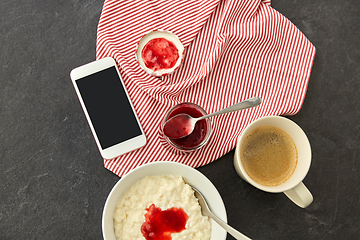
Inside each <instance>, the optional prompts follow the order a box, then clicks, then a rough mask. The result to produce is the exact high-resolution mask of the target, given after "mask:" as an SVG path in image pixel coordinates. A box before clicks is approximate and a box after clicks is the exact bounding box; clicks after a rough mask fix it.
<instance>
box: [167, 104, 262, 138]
mask: <svg viewBox="0 0 360 240" xmlns="http://www.w3.org/2000/svg"><path fill="white" fill-rule="evenodd" d="M260 103H261V98H259V97H253V98H250V99H247V100H244V101H242V102H239V103H237V104H234V105H232V106H230V107H228V108H225V109H222V110H220V111H217V112H214V113H211V114H208V115H205V116H202V117H199V118H193V117H191V116H190V115H188V114H186V113H182V114H178V115H176V116H174V117H172V118H170V119H169V120H167V121H166V123H165V125H164V128H163V129H164V134H165V135H166V136H167V137H169V138H173V139H178V138H183V137H186V136H188V135H190V134H191V133H192V132H193V131H194V127H195V124H196V122H197V121H200V120H203V119H205V118H209V117H213V116H216V115H220V114H224V113H229V112H235V111H239V110H244V109H248V108H252V107H256V106H258V105H259V104H260Z"/></svg>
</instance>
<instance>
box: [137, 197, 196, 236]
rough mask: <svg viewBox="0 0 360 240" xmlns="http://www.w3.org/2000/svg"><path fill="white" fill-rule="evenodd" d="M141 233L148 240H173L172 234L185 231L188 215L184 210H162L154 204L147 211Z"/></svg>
mask: <svg viewBox="0 0 360 240" xmlns="http://www.w3.org/2000/svg"><path fill="white" fill-rule="evenodd" d="M146 210H147V212H146V213H145V222H144V223H143V224H142V226H141V233H142V234H143V236H144V237H145V239H146V240H171V239H172V238H171V234H172V233H179V232H181V231H183V230H185V229H186V228H185V225H186V222H187V220H188V218H189V217H188V215H187V214H186V212H185V211H184V210H183V209H182V208H175V207H174V208H169V209H166V210H164V211H163V210H161V208H158V207H156V206H155V205H154V204H152V205H151V206H150V207H149V208H147V209H146Z"/></svg>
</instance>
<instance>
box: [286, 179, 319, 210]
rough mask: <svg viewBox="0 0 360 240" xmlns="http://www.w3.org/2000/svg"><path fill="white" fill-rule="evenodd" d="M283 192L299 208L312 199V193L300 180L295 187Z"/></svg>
mask: <svg viewBox="0 0 360 240" xmlns="http://www.w3.org/2000/svg"><path fill="white" fill-rule="evenodd" d="M284 194H285V195H286V196H287V197H288V198H289V199H290V200H291V201H293V202H294V203H295V204H296V205H298V206H299V207H301V208H306V207H307V206H309V205H310V203H312V201H313V196H312V194H311V193H310V191H309V190H308V189H307V188H306V186H305V185H304V184H303V183H302V182H300V183H299V184H298V185H297V186H296V187H294V188H292V189H289V190H287V191H285V192H284Z"/></svg>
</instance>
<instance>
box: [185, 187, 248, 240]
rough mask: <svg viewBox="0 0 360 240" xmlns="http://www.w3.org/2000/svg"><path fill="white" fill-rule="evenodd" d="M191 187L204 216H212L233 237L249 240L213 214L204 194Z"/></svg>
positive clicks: (239, 239)
mask: <svg viewBox="0 0 360 240" xmlns="http://www.w3.org/2000/svg"><path fill="white" fill-rule="evenodd" d="M192 189H193V190H194V193H195V197H196V198H197V199H198V200H199V204H200V206H201V212H202V214H203V215H204V216H208V217H210V218H212V219H213V220H214V221H215V222H217V224H219V225H220V226H221V227H222V228H224V229H225V230H226V231H227V232H228V233H229V234H230V235H231V236H233V237H234V238H235V239H238V240H250V238H248V237H246V236H245V235H244V234H242V233H240V232H239V231H237V230H235V229H234V228H232V227H231V226H229V225H228V224H226V223H225V222H224V221H222V220H221V219H220V218H218V217H217V216H215V214H213V213H212V212H211V210H210V208H209V206H208V205H207V203H206V200H205V198H204V196H203V195H202V194H201V193H200V192H199V191H198V190H197V189H196V188H194V187H192Z"/></svg>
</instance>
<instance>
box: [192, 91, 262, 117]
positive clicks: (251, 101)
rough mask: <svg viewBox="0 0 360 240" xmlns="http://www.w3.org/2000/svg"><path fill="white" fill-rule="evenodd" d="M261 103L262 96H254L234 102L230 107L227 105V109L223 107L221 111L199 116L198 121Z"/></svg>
mask: <svg viewBox="0 0 360 240" xmlns="http://www.w3.org/2000/svg"><path fill="white" fill-rule="evenodd" d="M260 103H261V98H259V97H253V98H250V99H247V100H244V101H242V102H239V103H236V104H234V105H232V106H230V107H227V108H225V109H222V110H220V111H217V112H214V113H211V114H208V115H205V116H202V117H199V118H197V121H199V120H202V119H204V118H208V117H213V116H216V115H220V114H223V113H229V112H235V111H239V110H244V109H248V108H252V107H256V106H257V105H259V104H260Z"/></svg>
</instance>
